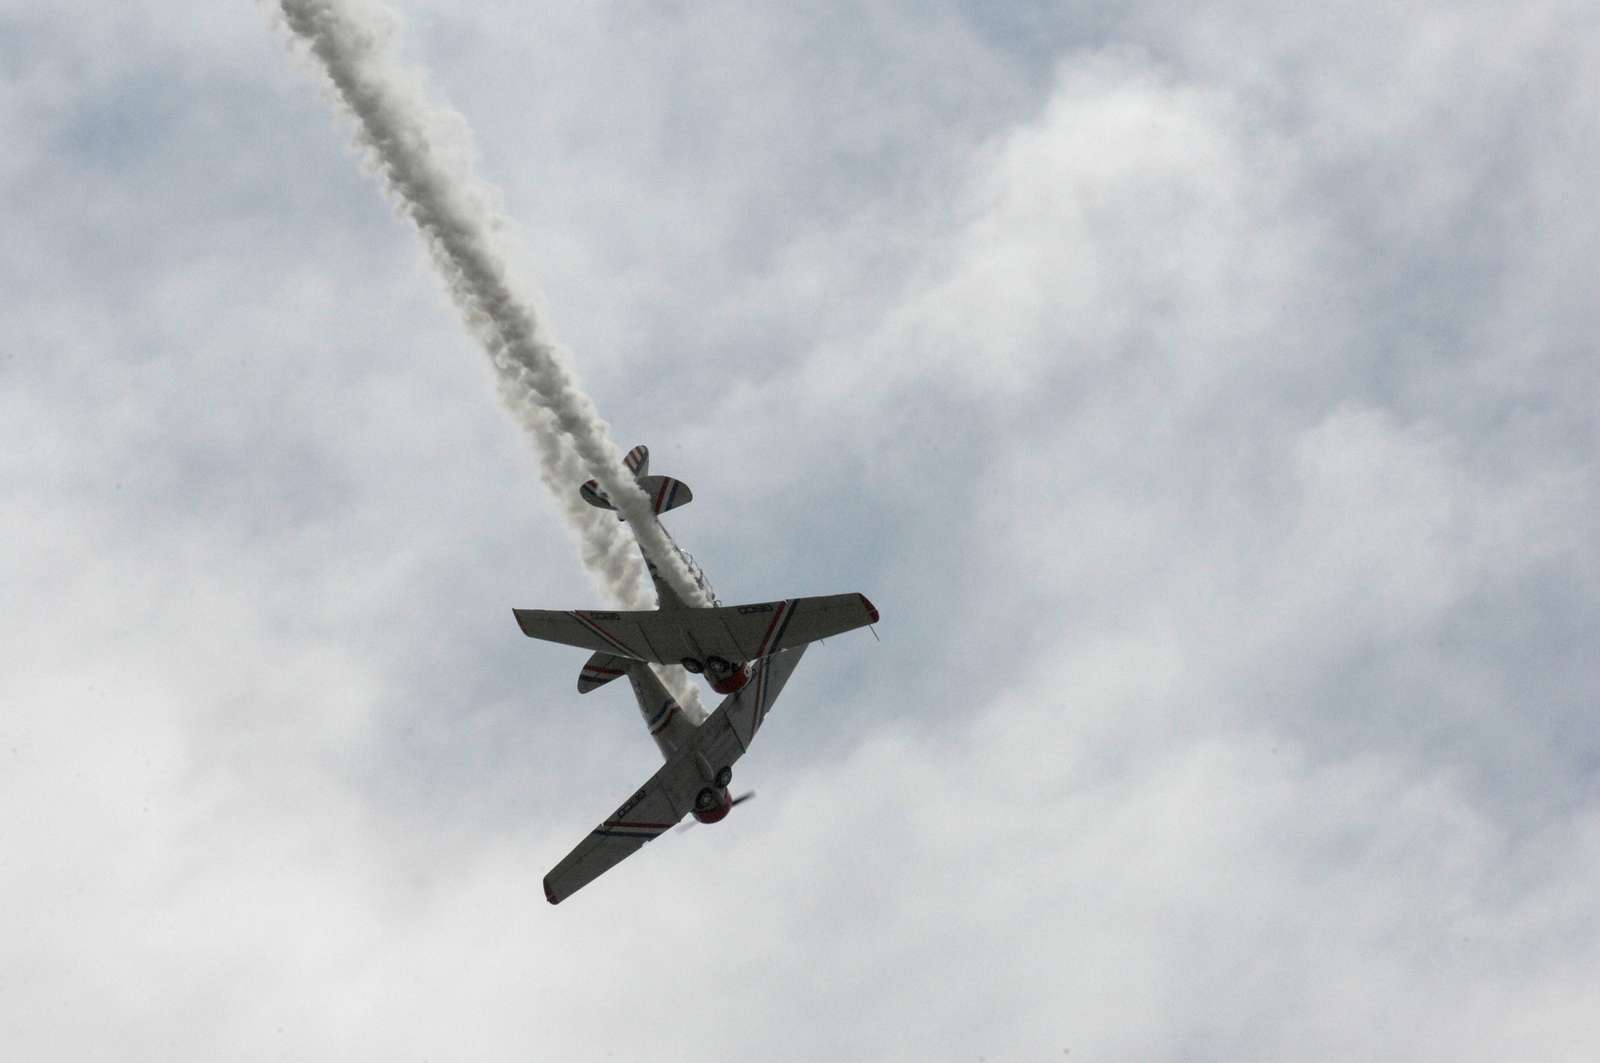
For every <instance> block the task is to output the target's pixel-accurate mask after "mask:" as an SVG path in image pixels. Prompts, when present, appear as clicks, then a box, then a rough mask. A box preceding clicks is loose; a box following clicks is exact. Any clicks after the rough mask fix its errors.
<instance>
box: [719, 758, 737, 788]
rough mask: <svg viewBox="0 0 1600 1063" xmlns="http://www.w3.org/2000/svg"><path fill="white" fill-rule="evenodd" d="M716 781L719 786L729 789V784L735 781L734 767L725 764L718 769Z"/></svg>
mask: <svg viewBox="0 0 1600 1063" xmlns="http://www.w3.org/2000/svg"><path fill="white" fill-rule="evenodd" d="M715 781H716V784H717V785H718V786H720V787H722V788H723V789H727V787H728V784H729V783H731V782H732V781H733V769H732V768H730V767H728V765H726V764H724V765H723V766H722V767H720V768H718V769H717V777H716V780H715Z"/></svg>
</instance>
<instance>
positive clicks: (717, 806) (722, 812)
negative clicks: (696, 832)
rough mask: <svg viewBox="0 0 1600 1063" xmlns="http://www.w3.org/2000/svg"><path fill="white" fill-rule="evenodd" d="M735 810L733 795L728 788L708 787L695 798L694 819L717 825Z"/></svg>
mask: <svg viewBox="0 0 1600 1063" xmlns="http://www.w3.org/2000/svg"><path fill="white" fill-rule="evenodd" d="M732 810H733V795H732V794H730V793H728V788H727V787H726V786H707V787H706V788H705V789H703V790H701V791H700V793H699V794H698V795H697V796H696V797H695V802H694V818H695V819H697V820H699V821H700V822H701V823H717V822H719V821H721V820H722V819H724V818H726V817H727V815H728V813H729V812H730V811H732Z"/></svg>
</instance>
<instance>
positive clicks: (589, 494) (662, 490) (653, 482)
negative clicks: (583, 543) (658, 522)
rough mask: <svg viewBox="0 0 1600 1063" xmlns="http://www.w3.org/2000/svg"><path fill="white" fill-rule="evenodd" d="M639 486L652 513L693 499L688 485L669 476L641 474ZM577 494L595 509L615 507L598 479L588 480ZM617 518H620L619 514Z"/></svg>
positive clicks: (686, 503)
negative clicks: (646, 497)
mask: <svg viewBox="0 0 1600 1063" xmlns="http://www.w3.org/2000/svg"><path fill="white" fill-rule="evenodd" d="M639 487H640V488H641V489H642V490H643V491H644V493H645V494H646V495H649V496H650V510H651V512H653V513H665V512H666V511H667V510H669V509H677V508H678V507H679V506H686V505H688V504H689V503H690V502H692V501H694V492H693V491H691V490H689V485H688V484H686V483H684V482H683V481H682V480H674V479H673V478H672V477H670V476H641V477H640V478H639ZM578 494H580V495H582V496H583V500H584V501H585V502H587V503H589V504H590V505H591V506H594V507H596V508H597V509H616V508H617V507H616V506H614V505H612V504H611V499H610V498H609V497H608V496H607V495H606V493H605V490H604V489H603V488H602V487H601V486H600V482H599V481H598V480H589V481H587V482H586V483H584V485H583V486H582V487H580V488H578ZM618 519H621V518H620V516H619V518H618Z"/></svg>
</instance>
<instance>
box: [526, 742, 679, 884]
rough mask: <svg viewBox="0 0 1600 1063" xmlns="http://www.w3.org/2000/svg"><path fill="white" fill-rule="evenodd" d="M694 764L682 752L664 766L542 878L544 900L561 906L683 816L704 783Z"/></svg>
mask: <svg viewBox="0 0 1600 1063" xmlns="http://www.w3.org/2000/svg"><path fill="white" fill-rule="evenodd" d="M695 767H696V766H695V761H694V760H693V759H692V758H685V757H683V756H681V755H680V756H676V757H673V758H672V759H671V760H669V761H667V763H665V764H663V765H662V766H661V769H660V770H659V771H657V772H656V773H655V774H654V775H652V776H650V781H649V782H647V783H645V784H644V785H643V786H642V787H640V788H639V792H638V793H636V794H634V795H633V796H632V797H630V798H628V799H627V800H626V801H624V802H623V803H622V807H621V808H619V809H617V810H616V812H614V813H612V814H611V815H610V816H609V817H608V818H607V819H606V820H605V822H603V823H601V824H600V825H599V826H598V827H596V828H595V829H594V830H592V831H590V832H589V836H588V837H587V838H585V839H583V841H581V842H579V843H578V846H577V848H575V849H573V850H572V852H570V853H568V854H567V856H566V859H564V860H562V861H561V863H559V864H557V865H556V866H555V867H554V868H552V869H551V871H550V873H549V874H548V875H546V876H545V877H544V896H545V899H546V900H548V901H549V902H550V903H551V904H560V903H561V902H562V901H563V900H565V899H566V898H568V897H570V896H572V895H573V894H574V893H576V892H578V890H580V889H582V888H583V887H584V886H587V885H588V884H589V883H591V882H593V881H594V880H595V879H597V878H599V877H600V876H601V875H603V874H605V873H606V872H607V871H610V870H611V869H612V868H613V867H616V866H617V865H618V864H620V863H622V861H624V860H626V859H627V858H628V857H630V856H632V855H633V854H634V853H636V852H638V851H639V850H640V849H641V848H643V847H644V844H645V842H648V841H649V840H650V839H652V838H655V837H657V836H658V835H660V834H661V833H662V832H663V831H665V830H666V829H667V828H668V827H670V826H672V825H673V824H674V823H676V822H678V820H680V819H682V818H683V817H684V815H685V814H687V813H688V811H689V809H690V808H691V807H693V805H694V795H695V794H696V793H697V792H698V791H699V789H700V787H701V786H702V785H704V784H703V783H702V782H701V781H700V777H699V774H698V772H697V771H696V770H695Z"/></svg>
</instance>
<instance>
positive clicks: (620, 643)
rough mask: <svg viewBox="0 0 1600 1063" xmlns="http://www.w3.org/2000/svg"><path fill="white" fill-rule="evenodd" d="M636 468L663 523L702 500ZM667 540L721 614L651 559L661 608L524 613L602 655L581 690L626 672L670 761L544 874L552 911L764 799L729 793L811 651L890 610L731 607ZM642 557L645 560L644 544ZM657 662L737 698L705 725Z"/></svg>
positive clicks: (643, 463) (851, 603) (822, 603)
mask: <svg viewBox="0 0 1600 1063" xmlns="http://www.w3.org/2000/svg"><path fill="white" fill-rule="evenodd" d="M624 461H625V462H626V464H627V466H628V468H629V469H631V470H632V471H633V474H634V476H635V477H636V478H637V480H638V482H639V485H640V486H641V487H642V488H644V490H645V492H646V493H647V494H648V495H649V496H650V499H651V502H652V510H653V514H652V518H651V519H656V518H657V517H659V515H660V514H662V513H665V512H666V511H667V510H669V509H675V508H677V507H678V506H681V505H683V504H684V503H686V502H688V501H689V500H690V499H691V498H693V495H692V493H691V492H690V491H689V488H688V486H687V485H685V484H683V483H681V482H679V481H677V480H674V479H672V478H670V477H666V476H650V475H648V472H649V464H650V452H649V451H648V450H647V449H646V448H644V447H642V446H639V447H634V448H633V449H632V450H630V451H629V452H628V455H627V457H626V458H625V459H624ZM579 491H580V494H582V496H583V498H584V499H585V500H586V501H587V502H589V504H591V505H594V506H599V507H600V508H602V509H613V508H615V507H613V506H612V505H611V503H610V501H609V500H608V499H607V498H606V496H605V494H604V493H603V492H602V491H601V490H600V488H599V486H598V484H596V483H595V481H593V480H590V481H589V482H588V483H586V484H584V485H583V486H582V488H580V489H579ZM657 526H658V527H659V521H657ZM661 533H662V535H663V536H664V537H665V539H666V541H667V543H668V544H669V545H670V546H671V547H672V549H673V550H674V551H676V553H677V554H678V556H679V557H680V558H682V559H683V561H684V563H685V565H686V566H688V568H689V571H690V572H691V573H693V575H694V577H695V580H696V582H697V583H698V584H699V585H700V587H701V589H702V590H704V591H705V593H706V597H707V598H709V599H710V600H711V602H712V603H713V604H712V606H711V607H710V608H697V607H692V606H690V605H689V604H687V603H686V602H684V600H683V599H682V597H680V596H679V595H678V593H677V592H676V591H675V590H673V588H672V587H671V585H670V584H668V583H667V581H666V580H664V579H663V578H662V577H661V574H660V572H659V570H658V569H657V567H656V564H655V562H653V561H652V560H651V559H650V556H649V555H648V554H645V564H646V566H647V567H648V568H649V570H650V578H651V580H652V581H653V582H654V583H655V588H656V597H657V599H658V600H659V603H660V608H659V609H655V610H644V611H631V612H596V611H592V610H582V611H577V610H574V611H567V612H561V611H555V610H544V609H516V610H513V612H515V614H516V617H517V623H518V624H519V625H520V626H521V627H522V631H523V633H524V634H526V635H527V636H528V637H529V638H536V639H544V640H546V641H549V642H559V643H562V644H564V645H568V646H577V647H580V648H583V649H589V650H593V651H594V654H593V656H591V657H590V658H589V660H588V661H587V662H586V663H585V664H584V666H583V668H582V670H581V671H579V673H578V692H579V693H588V692H589V691H591V690H594V689H596V688H598V687H601V686H604V685H605V684H606V683H609V682H611V681H612V680H613V679H617V678H618V677H620V676H623V675H626V676H627V677H628V681H629V682H630V683H631V684H632V686H633V693H634V697H635V698H636V699H637V700H638V703H639V712H640V713H641V715H643V717H644V722H645V727H646V728H647V729H648V730H649V732H650V735H651V737H653V738H654V739H655V740H656V745H657V747H659V748H660V750H661V755H662V757H663V758H665V760H666V764H664V765H663V766H662V767H661V769H660V770H659V771H657V772H656V773H655V774H654V775H652V776H651V777H650V779H649V781H647V782H646V783H645V784H644V785H643V786H642V787H640V788H639V790H638V792H637V793H635V794H634V795H633V796H632V797H630V798H628V800H626V801H624V802H623V803H622V806H621V807H620V808H618V809H617V810H616V812H614V813H613V814H612V815H611V816H609V817H607V819H606V820H605V821H604V822H602V823H601V824H600V825H599V826H598V827H596V828H595V829H594V830H592V831H590V832H589V836H588V837H587V838H585V839H584V840H583V841H581V842H579V843H578V846H577V848H575V849H573V850H572V852H570V853H568V854H567V856H566V858H565V859H564V860H562V861H561V862H560V863H559V864H557V865H556V866H555V867H554V868H553V869H552V870H551V871H550V873H549V874H548V875H546V876H545V877H544V895H545V899H547V900H548V901H549V902H550V903H551V904H559V903H561V902H562V901H563V900H565V899H566V898H568V897H570V896H572V894H574V893H576V892H577V891H578V890H580V889H582V888H583V887H584V886H586V885H588V884H589V883H590V882H593V881H594V880H595V879H596V878H598V877H600V876H601V875H602V874H604V873H605V872H606V871H609V870H610V869H611V868H613V867H615V866H616V865H617V864H619V863H621V862H622V861H623V860H624V859H626V858H627V857H629V856H632V855H633V854H634V853H635V852H638V851H639V849H640V848H641V847H643V845H644V844H645V843H646V842H648V841H650V839H652V838H654V837H656V836H657V835H659V834H661V833H662V832H664V831H666V830H667V828H669V827H671V826H673V825H674V824H675V823H677V822H678V821H679V820H680V819H682V818H683V817H684V816H685V815H687V814H692V815H693V816H694V818H695V819H696V820H698V821H699V822H701V823H716V822H718V821H719V820H721V819H723V818H724V817H725V816H727V814H728V813H729V811H731V810H732V808H733V806H734V805H737V804H739V803H740V802H741V801H744V800H745V799H746V798H748V797H750V796H752V795H750V794H743V795H741V796H739V797H737V798H735V797H733V796H731V795H730V794H729V792H728V784H729V783H730V782H732V781H733V765H734V762H735V761H737V760H738V759H739V758H740V757H741V756H743V755H744V753H745V751H746V750H748V749H749V748H750V743H751V741H752V740H753V739H754V738H755V735H756V732H757V731H758V730H760V729H761V724H762V723H763V721H765V720H766V717H767V713H768V711H769V710H770V709H771V708H772V703H773V702H774V701H776V700H777V697H778V693H779V692H780V691H781V690H782V689H783V686H784V684H785V683H787V682H788V681H789V676H790V675H791V674H792V673H793V672H794V669H795V665H797V664H799V662H800V657H801V655H802V654H803V653H805V649H806V646H807V645H809V644H810V643H812V642H815V641H816V640H818V639H822V638H827V637H829V636H830V635H837V634H841V633H843V632H845V631H852V630H854V629H856V628H859V627H865V626H867V625H868V624H875V623H877V621H878V610H877V609H875V608H874V607H873V605H872V603H871V602H869V601H868V600H867V598H866V596H865V595H861V594H836V595H830V596H827V597H821V598H789V599H786V600H784V601H781V602H757V603H754V604H751V605H733V606H724V605H722V604H721V603H720V602H718V601H717V599H716V596H715V595H714V594H713V593H712V591H711V586H710V583H709V582H708V581H707V580H706V578H705V574H704V573H703V572H701V571H700V568H699V566H698V565H696V564H695V563H694V560H693V559H692V558H690V557H689V555H688V554H686V553H685V552H684V551H683V550H682V549H681V548H680V547H679V546H678V544H677V543H676V542H674V541H673V540H672V537H671V536H670V535H667V534H666V529H665V528H661ZM640 553H641V554H643V553H644V550H643V549H642V548H641V549H640ZM651 664H665V665H673V664H677V665H682V666H683V667H684V668H686V669H688V670H689V671H691V672H695V673H703V674H704V675H705V676H706V678H707V680H709V681H710V683H711V686H712V689H714V690H716V691H717V692H718V693H721V694H726V695H727V697H725V698H723V700H722V703H721V704H720V705H718V706H717V709H716V711H715V712H713V713H711V715H710V716H708V717H707V718H706V719H705V720H704V721H703V722H697V721H695V720H693V719H691V718H689V716H688V715H686V714H685V713H684V711H683V709H682V707H681V706H679V705H678V703H677V701H676V700H675V699H674V698H673V697H672V695H671V694H669V693H668V692H667V689H666V687H665V686H663V685H662V683H661V680H660V679H659V678H657V676H656V674H655V672H653V671H652V670H651V668H650V665H651Z"/></svg>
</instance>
